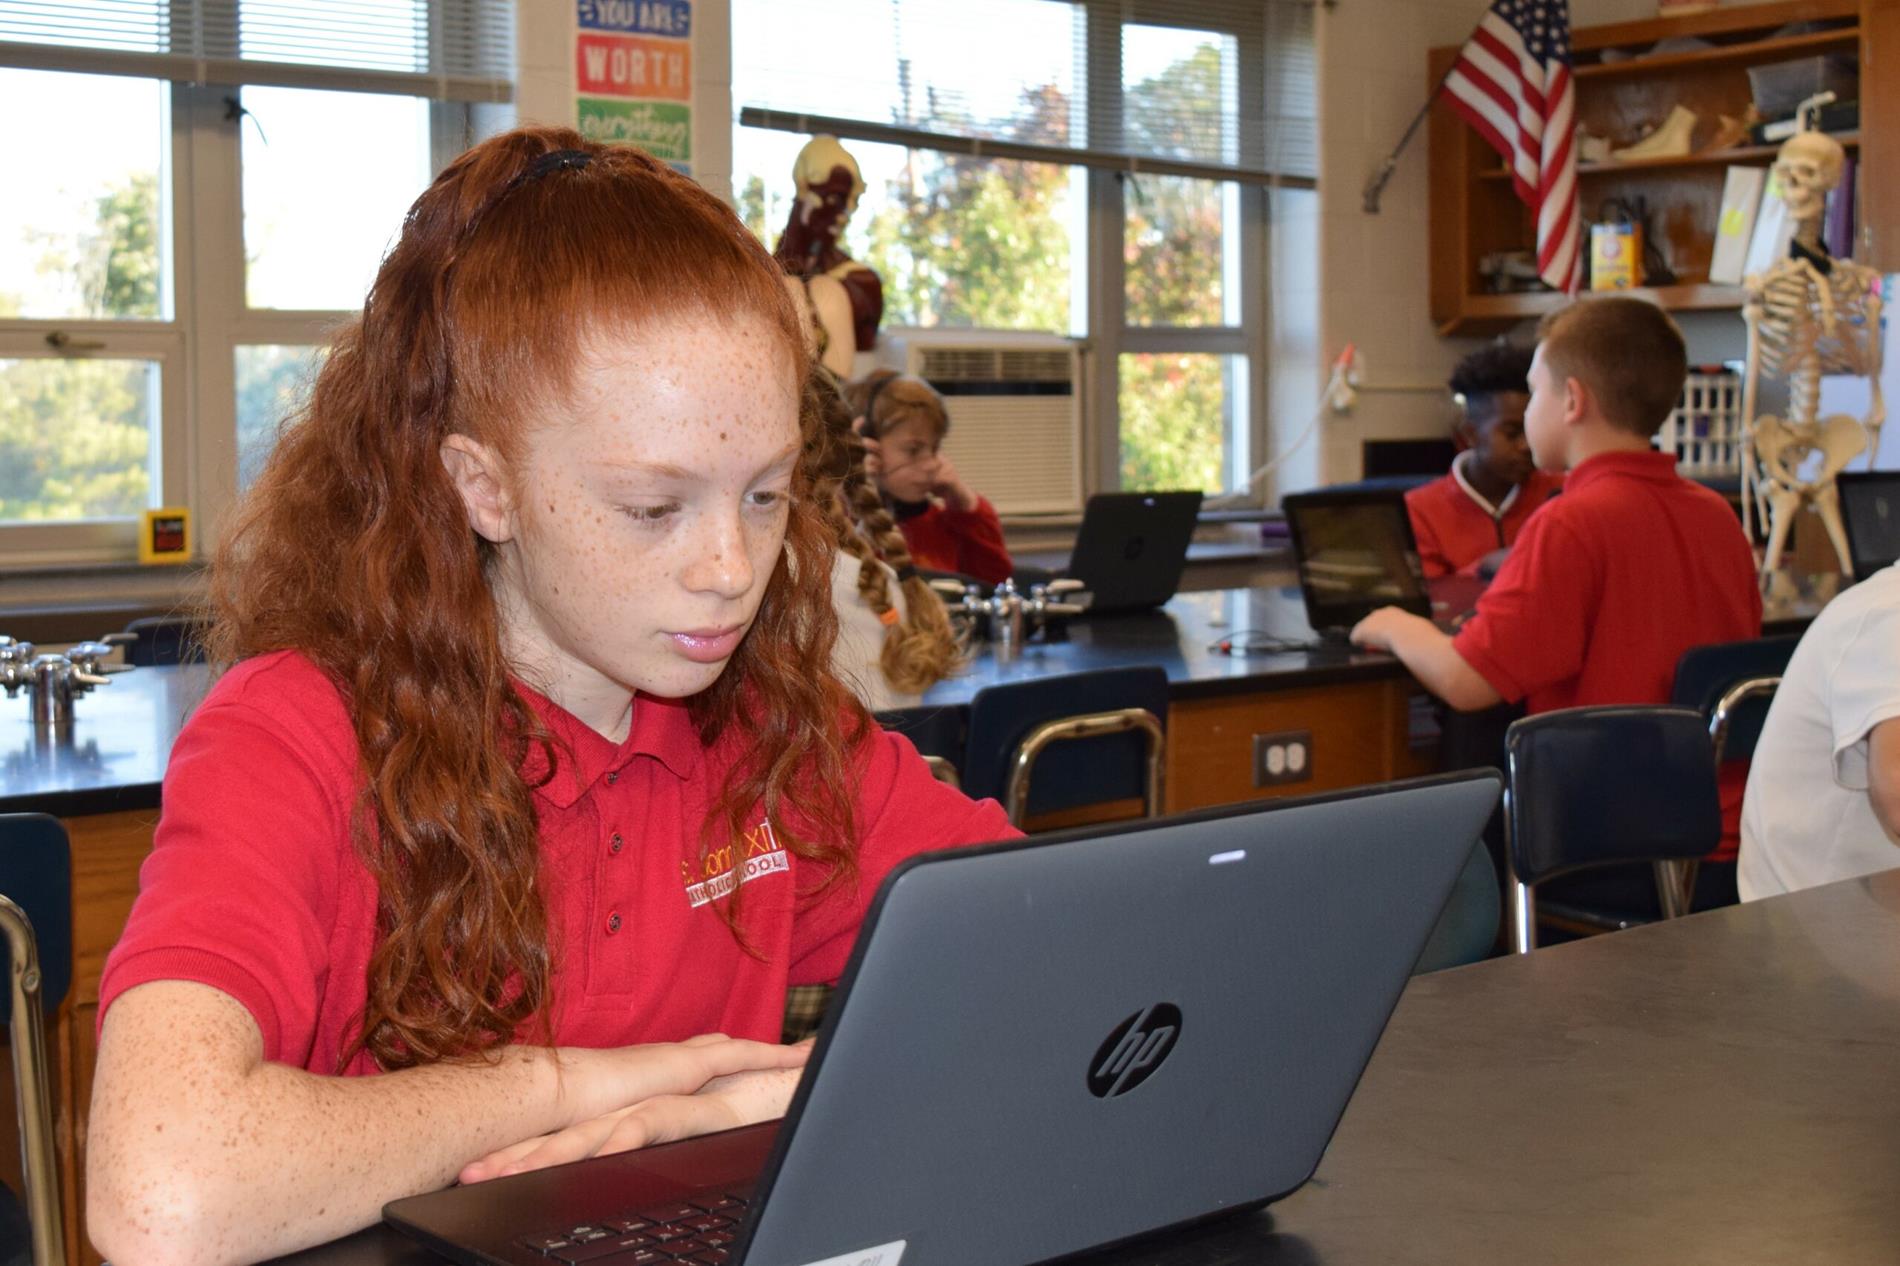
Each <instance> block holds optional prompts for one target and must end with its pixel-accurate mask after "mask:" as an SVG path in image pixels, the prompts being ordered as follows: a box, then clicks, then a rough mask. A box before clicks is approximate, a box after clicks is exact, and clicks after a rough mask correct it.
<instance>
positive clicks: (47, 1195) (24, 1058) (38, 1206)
mask: <svg viewBox="0 0 1900 1266" xmlns="http://www.w3.org/2000/svg"><path fill="white" fill-rule="evenodd" d="M72 901H73V898H72V848H71V845H70V844H69V842H68V841H67V838H66V828H65V827H64V826H62V825H60V822H59V819H57V818H53V817H48V816H47V815H46V814H43V813H7V814H0V936H4V937H5V940H6V950H7V964H8V967H9V971H8V980H9V983H10V986H11V987H10V989H9V990H8V992H7V994H6V997H5V1003H4V1006H5V1013H6V1021H7V1034H8V1040H9V1041H10V1042H11V1044H12V1048H13V1094H14V1107H15V1110H16V1112H17V1114H18V1117H19V1125H20V1161H21V1173H22V1175H23V1176H24V1179H25V1184H24V1185H25V1188H26V1190H25V1192H24V1199H25V1204H26V1214H27V1223H28V1226H29V1228H30V1235H31V1240H32V1258H31V1260H32V1261H33V1263H34V1266H55V1263H62V1264H63V1263H64V1262H65V1260H66V1248H65V1227H64V1223H63V1221H62V1219H61V1210H60V1190H59V1166H58V1160H57V1157H56V1156H55V1154H54V1150H53V1101H52V1080H51V1078H50V1077H49V1076H48V1073H47V1065H46V1021H47V1018H48V1017H49V1016H51V1015H52V1014H53V1013H54V1012H56V1011H58V1010H59V1007H60V1005H61V1004H62V1003H63V1002H64V1001H65V1000H66V992H67V990H68V989H69V988H70V987H71V985H72V962H73V946H72V908H73V904H72Z"/></svg>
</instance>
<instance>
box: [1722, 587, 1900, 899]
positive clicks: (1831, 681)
mask: <svg viewBox="0 0 1900 1266" xmlns="http://www.w3.org/2000/svg"><path fill="white" fill-rule="evenodd" d="M1895 717H1900V565H1896V566H1894V567H1888V568H1885V569H1884V570H1882V571H1878V572H1875V573H1874V574H1873V575H1872V576H1869V577H1868V578H1867V579H1866V580H1863V581H1861V582H1860V583H1859V584H1858V585H1855V586H1854V587H1853V588H1852V589H1849V590H1848V591H1847V592H1845V593H1843V594H1842V595H1841V596H1840V597H1838V598H1836V599H1834V601H1832V602H1830V603H1829V604H1828V605H1827V606H1826V607H1825V608H1823V610H1822V611H1821V614H1820V615H1819V616H1818V617H1817V618H1816V619H1815V621H1814V623H1813V624H1812V625H1810V626H1809V628H1808V631H1807V633H1805V634H1804V635H1803V636H1802V638H1801V644H1800V645H1799V646H1797V647H1796V648H1795V652H1794V657H1793V658H1792V659H1791V660H1790V661H1789V663H1788V671H1787V673H1786V674H1785V675H1783V677H1782V679H1781V685H1780V686H1779V687H1778V688H1777V689H1776V691H1775V698H1774V702H1773V703H1772V704H1770V705H1769V709H1768V719H1767V721H1766V722H1765V723H1764V724H1763V726H1762V732H1761V740H1760V742H1758V743H1757V744H1756V745H1755V755H1754V759H1753V760H1752V761H1751V762H1750V765H1749V770H1748V791H1747V793H1746V795H1745V797H1744V798H1743V801H1742V848H1741V855H1740V858H1739V859H1738V867H1737V871H1736V882H1737V884H1738V886H1739V887H1740V889H1741V894H1742V900H1744V901H1753V900H1756V899H1757V898H1760V897H1772V896H1775V895H1776V894H1778V893H1783V892H1793V891H1795V890H1797V889H1800V888H1812V887H1815V886H1816V885H1818V884H1825V883H1832V882H1834V881H1835V880H1837V879H1852V878H1854V877H1856V876H1859V875H1867V874H1872V873H1873V872H1875V871H1878V870H1888V869H1891V868H1893V867H1896V866H1900V840H1896V839H1895V838H1894V837H1893V836H1891V835H1889V834H1888V833H1887V831H1886V829H1885V828H1884V827H1882V826H1881V825H1880V820H1879V819H1878V818H1876V817H1875V816H1874V810H1873V804H1872V802H1871V801H1870V800H1869V799H1868V796H1867V763H1868V762H1867V740H1868V736H1869V734H1871V733H1872V732H1873V728H1874V727H1875V726H1876V725H1878V724H1880V723H1881V722H1882V721H1888V720H1892V719H1893V718H1895Z"/></svg>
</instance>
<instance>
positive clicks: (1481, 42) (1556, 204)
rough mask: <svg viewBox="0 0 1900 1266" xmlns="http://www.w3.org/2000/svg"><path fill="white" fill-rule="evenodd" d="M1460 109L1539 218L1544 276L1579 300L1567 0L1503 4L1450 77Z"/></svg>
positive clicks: (1448, 85) (1499, 1) (1507, 0)
mask: <svg viewBox="0 0 1900 1266" xmlns="http://www.w3.org/2000/svg"><path fill="white" fill-rule="evenodd" d="M1444 91H1445V92H1446V93H1447V94H1449V96H1450V97H1451V103H1452V107H1453V108H1454V109H1456V110H1457V111H1458V113H1459V114H1461V115H1463V116H1464V117H1465V118H1466V119H1467V120H1468V121H1469V122H1470V124H1471V126H1472V127H1475V128H1477V129H1478V131H1479V132H1480V133H1481V134H1482V135H1483V136H1484V139H1485V140H1487V141H1489V142H1491V146H1492V148H1493V149H1495V150H1497V152H1498V153H1500V154H1502V155H1503V156H1504V161H1505V163H1506V165H1508V166H1509V167H1510V170H1511V183H1512V185H1513V186H1515V187H1516V189H1517V196H1518V197H1520V198H1522V199H1523V200H1524V202H1525V203H1526V205H1528V206H1529V207H1530V209H1531V213H1532V214H1533V215H1535V216H1536V217H1537V275H1538V276H1539V277H1541V278H1543V279H1544V282H1545V284H1546V285H1549V286H1550V287H1552V288H1553V289H1556V290H1561V291H1564V292H1565V293H1572V292H1574V291H1575V290H1576V289H1577V287H1578V285H1579V284H1580V283H1581V282H1582V280H1583V257H1582V252H1581V251H1580V250H1579V249H1578V241H1579V232H1580V230H1579V226H1578V222H1577V221H1578V212H1577V154H1576V144H1575V136H1574V133H1575V130H1576V123H1577V93H1576V88H1575V86H1574V85H1573V84H1572V82H1571V78H1570V4H1569V0H1496V2H1495V3H1494V4H1492V6H1491V8H1490V10H1489V11H1488V12H1487V13H1486V14H1485V15H1484V18H1483V20H1482V21H1480V22H1479V23H1478V29H1477V30H1476V31H1473V32H1472V33H1471V38H1470V40H1468V41H1467V42H1466V43H1465V46H1464V48H1463V49H1462V50H1461V51H1460V52H1459V54H1458V60H1457V61H1456V62H1455V63H1454V64H1453V65H1452V68H1451V73H1450V74H1449V75H1447V76H1446V77H1445V86H1444Z"/></svg>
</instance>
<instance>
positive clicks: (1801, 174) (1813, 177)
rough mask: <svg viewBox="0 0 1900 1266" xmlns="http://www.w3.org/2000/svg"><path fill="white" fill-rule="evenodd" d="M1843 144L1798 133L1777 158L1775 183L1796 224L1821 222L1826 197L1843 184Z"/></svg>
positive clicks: (1820, 134) (1816, 135)
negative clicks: (1813, 221)
mask: <svg viewBox="0 0 1900 1266" xmlns="http://www.w3.org/2000/svg"><path fill="white" fill-rule="evenodd" d="M1844 158H1845V156H1844V154H1843V152H1842V150H1841V144H1840V142H1839V141H1837V140H1835V139H1834V138H1833V137H1831V136H1827V135H1824V134H1822V133H1820V132H1797V133H1796V134H1795V135H1794V136H1792V137H1790V138H1789V139H1788V141H1787V142H1786V143H1785V144H1784V145H1782V147H1781V152H1780V153H1779V154H1777V155H1776V156H1775V180H1776V182H1777V183H1778V184H1780V186H1781V200H1782V201H1783V202H1785V203H1786V204H1787V205H1788V214H1789V215H1791V216H1793V217H1794V219H1795V220H1796V221H1797V222H1806V221H1809V220H1819V219H1820V218H1821V216H1822V215H1823V213H1825V212H1826V210H1827V195H1828V193H1829V191H1830V190H1832V189H1833V188H1834V186H1835V185H1838V184H1839V183H1840V182H1841V164H1842V162H1843V161H1844Z"/></svg>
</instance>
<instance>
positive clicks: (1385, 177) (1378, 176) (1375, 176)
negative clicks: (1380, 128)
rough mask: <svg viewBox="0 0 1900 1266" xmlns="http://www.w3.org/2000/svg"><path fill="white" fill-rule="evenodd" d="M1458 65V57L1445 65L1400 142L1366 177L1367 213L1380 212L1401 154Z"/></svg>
mask: <svg viewBox="0 0 1900 1266" xmlns="http://www.w3.org/2000/svg"><path fill="white" fill-rule="evenodd" d="M1457 65H1458V61H1457V59H1456V58H1453V59H1452V63H1451V65H1450V66H1447V67H1445V73H1444V74H1442V75H1440V76H1439V77H1438V82H1437V83H1436V84H1435V85H1433V87H1432V90H1431V93H1430V94H1429V95H1428V96H1427V97H1426V98H1425V104H1424V105H1422V106H1420V107H1419V108H1418V113H1417V114H1415V115H1413V116H1412V121H1411V122H1410V123H1408V124H1407V125H1406V127H1405V135H1404V136H1401V137H1400V138H1399V143H1398V144H1397V145H1395V146H1393V147H1392V152H1391V153H1390V154H1387V155H1386V156H1385V161H1384V162H1382V163H1380V164H1379V167H1378V170H1376V171H1374V172H1373V173H1372V175H1370V176H1368V177H1367V178H1366V188H1365V193H1364V195H1363V203H1362V205H1363V206H1364V207H1365V212H1366V214H1367V215H1377V214H1379V195H1380V194H1383V193H1384V192H1385V186H1386V183H1387V182H1388V181H1390V180H1391V179H1392V173H1393V172H1395V171H1397V170H1398V166H1399V155H1401V154H1403V153H1404V152H1405V147H1406V146H1407V145H1410V144H1411V143H1412V135H1413V133H1415V132H1417V131H1418V125H1419V124H1421V123H1423V122H1424V121H1425V116H1426V115H1428V114H1430V113H1431V112H1432V103H1433V102H1435V101H1437V100H1438V94H1439V93H1441V92H1443V91H1444V90H1445V81H1446V80H1447V79H1450V78H1451V72H1452V71H1453V70H1454V69H1456V68H1457Z"/></svg>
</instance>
